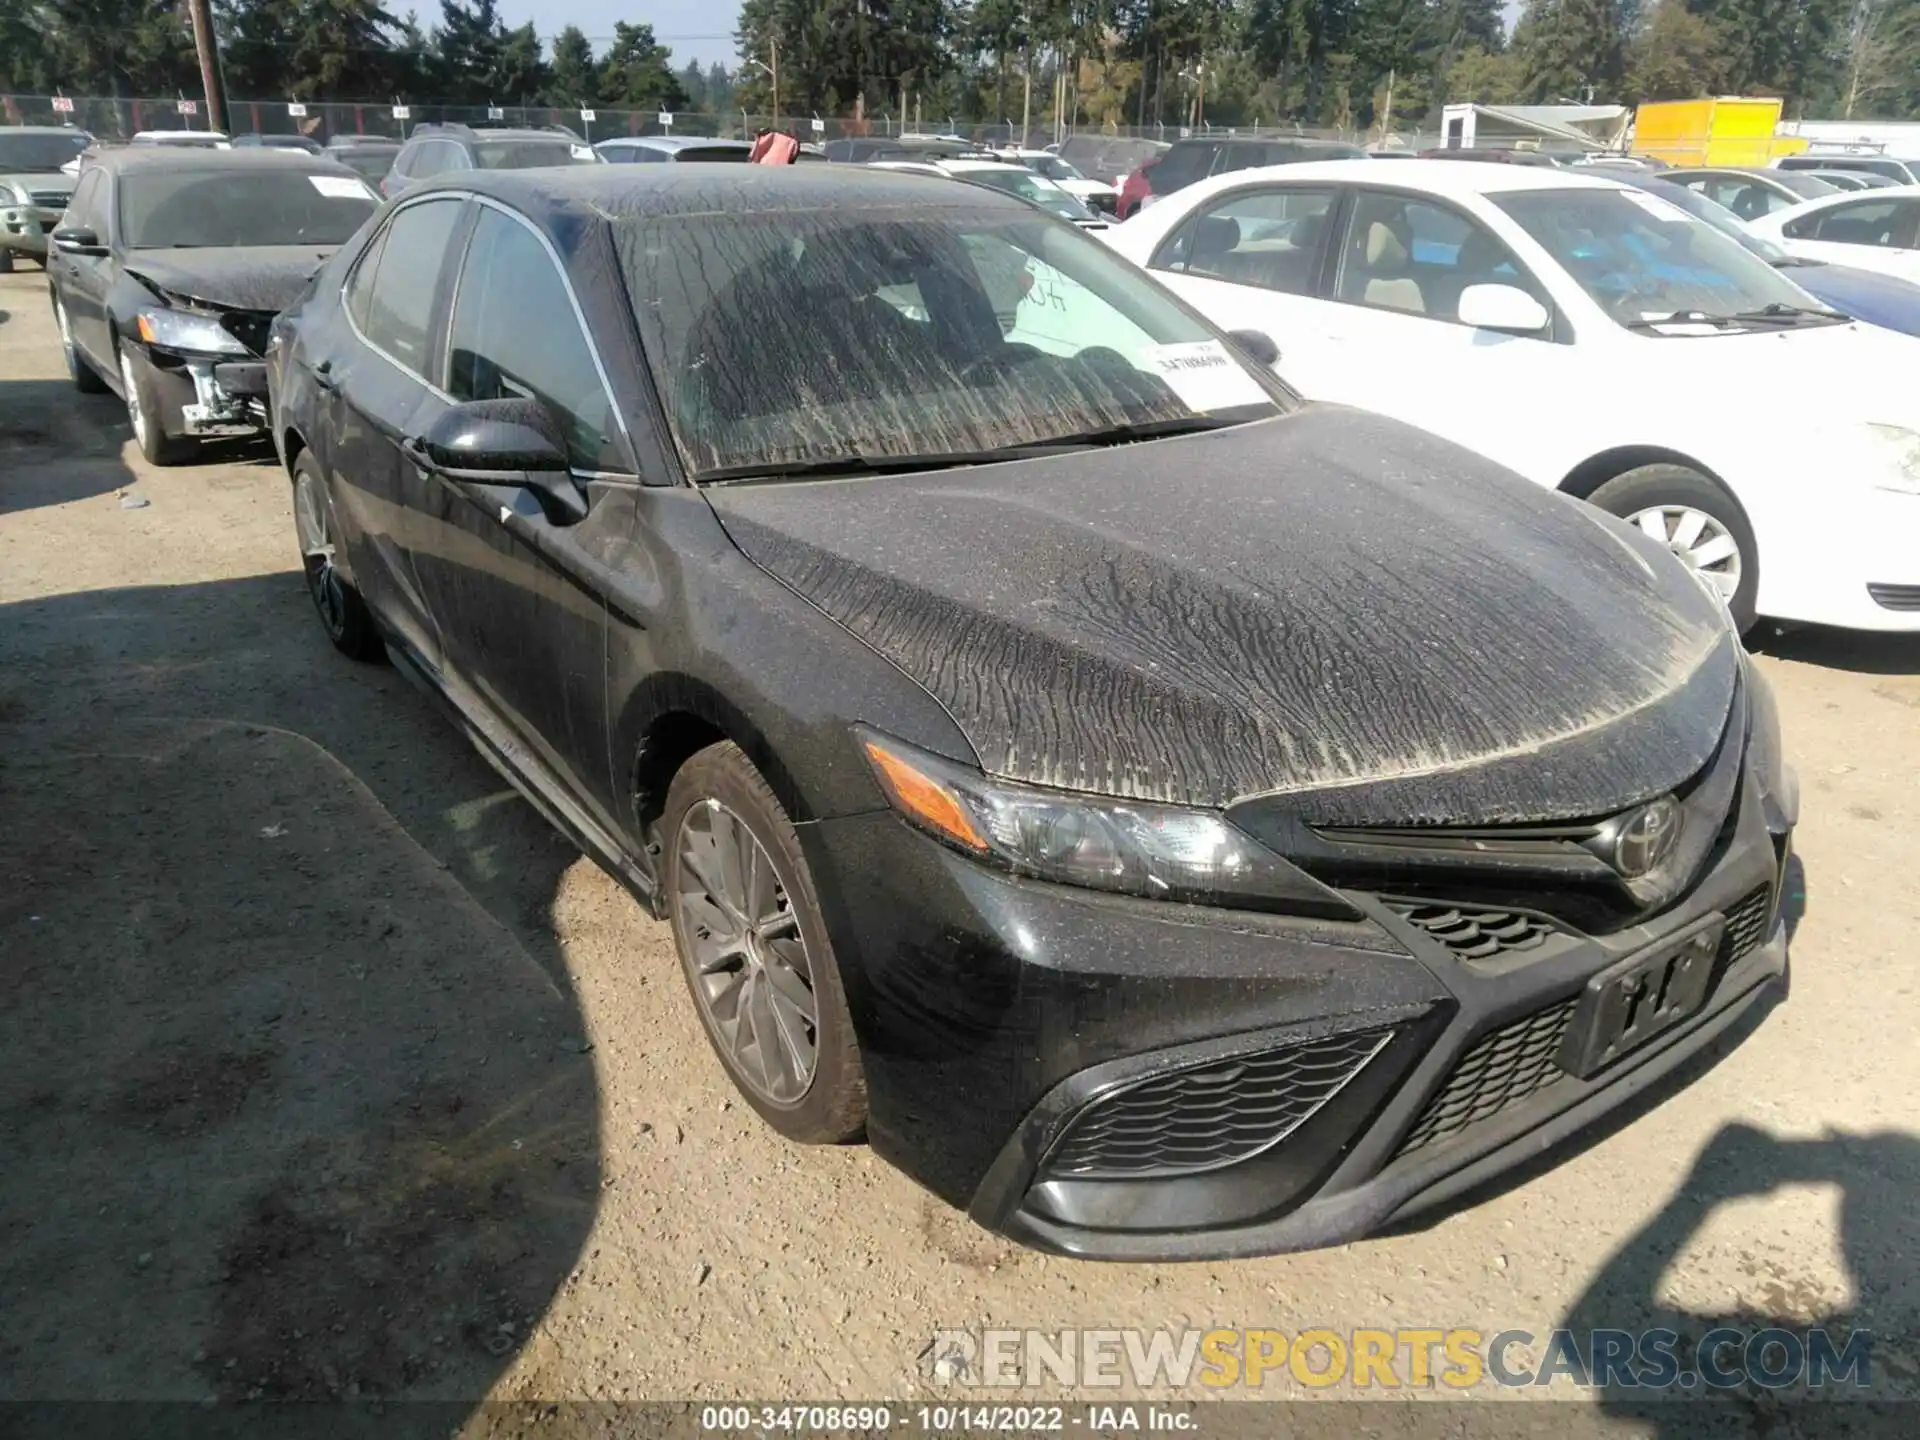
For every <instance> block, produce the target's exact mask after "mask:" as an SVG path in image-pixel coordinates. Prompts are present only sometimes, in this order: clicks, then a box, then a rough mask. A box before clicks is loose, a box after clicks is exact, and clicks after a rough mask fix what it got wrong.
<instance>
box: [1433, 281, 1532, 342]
mask: <svg viewBox="0 0 1920 1440" xmlns="http://www.w3.org/2000/svg"><path fill="white" fill-rule="evenodd" d="M1455 313H1456V314H1457V316H1458V317H1459V320H1460V323H1461V324H1462V325H1471V326H1473V328H1474V329H1476V330H1499V331H1503V332H1505V333H1507V334H1511V335H1538V334H1539V333H1540V332H1541V331H1542V330H1544V329H1546V328H1547V326H1548V325H1549V324H1551V323H1552V321H1553V317H1552V316H1551V315H1549V314H1548V313H1547V307H1546V306H1544V305H1542V304H1541V303H1540V302H1539V301H1538V300H1536V299H1534V298H1533V296H1531V295H1529V294H1528V293H1527V292H1526V291H1524V290H1522V289H1521V288H1520V287H1519V286H1517V285H1469V286H1467V288H1466V289H1465V290H1463V291H1461V292H1460V307H1459V309H1458V310H1457V311H1456V312H1455Z"/></svg>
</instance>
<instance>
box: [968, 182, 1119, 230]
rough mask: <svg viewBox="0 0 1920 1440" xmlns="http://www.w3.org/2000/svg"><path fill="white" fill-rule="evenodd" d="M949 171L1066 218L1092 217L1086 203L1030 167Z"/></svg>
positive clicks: (1087, 218) (1081, 218) (1089, 218)
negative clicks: (1026, 168) (1028, 168)
mask: <svg viewBox="0 0 1920 1440" xmlns="http://www.w3.org/2000/svg"><path fill="white" fill-rule="evenodd" d="M953 173H954V174H955V175H957V176H958V177H959V178H960V179H962V180H966V181H968V182H970V183H972V184H975V185H985V186H986V187H987V188H988V189H989V190H1004V191H1006V193H1007V194H1009V195H1016V196H1018V197H1019V198H1020V199H1022V200H1024V201H1026V202H1027V203H1028V204H1029V205H1038V206H1039V207H1040V208H1041V209H1042V210H1051V211H1052V212H1053V213H1054V214H1056V215H1059V216H1063V217H1064V218H1066V219H1068V220H1091V219H1093V212H1092V211H1091V210H1089V209H1087V207H1086V206H1084V205H1082V204H1081V203H1080V202H1079V201H1078V200H1076V199H1074V198H1073V196H1071V195H1069V194H1068V193H1067V192H1066V191H1064V190H1062V189H1061V188H1060V187H1059V186H1058V185H1056V184H1054V183H1053V182H1052V181H1051V180H1046V179H1042V178H1041V177H1040V176H1038V175H1036V174H1034V173H1033V172H1032V171H1031V170H956V171H954V172H953Z"/></svg>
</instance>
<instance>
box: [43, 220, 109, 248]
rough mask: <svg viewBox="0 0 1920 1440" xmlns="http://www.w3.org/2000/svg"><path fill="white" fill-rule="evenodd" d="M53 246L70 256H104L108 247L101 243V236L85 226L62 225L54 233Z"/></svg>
mask: <svg viewBox="0 0 1920 1440" xmlns="http://www.w3.org/2000/svg"><path fill="white" fill-rule="evenodd" d="M53 244H54V248H55V249H56V250H62V251H64V252H66V253H67V254H69V255H104V254H106V253H107V247H106V246H104V245H102V244H101V243H100V236H99V235H98V234H97V233H96V232H94V231H92V230H89V229H88V228H87V227H86V226H85V225H61V226H59V227H58V228H56V229H55V230H54V232H53Z"/></svg>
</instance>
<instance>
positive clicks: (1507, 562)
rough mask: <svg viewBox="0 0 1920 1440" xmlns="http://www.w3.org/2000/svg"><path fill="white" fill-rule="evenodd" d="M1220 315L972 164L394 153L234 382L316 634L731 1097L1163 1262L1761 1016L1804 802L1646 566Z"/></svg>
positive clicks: (1510, 1148) (1387, 1189)
mask: <svg viewBox="0 0 1920 1440" xmlns="http://www.w3.org/2000/svg"><path fill="white" fill-rule="evenodd" d="M1248 343H1249V342H1248V341H1247V340H1245V339H1241V340H1238V341H1237V342H1236V341H1230V340H1229V338H1228V337H1227V336H1224V335H1222V334H1221V333H1220V332H1218V331H1216V330H1214V329H1212V328H1211V327H1210V326H1209V325H1208V324H1207V323H1206V322H1205V321H1204V320H1202V319H1201V318H1200V317H1199V316H1197V315H1196V314H1194V313H1193V312H1192V311H1191V310H1189V309H1188V308H1187V307H1186V306H1184V305H1183V304H1181V303H1180V302H1179V301H1177V300H1175V299H1174V298H1173V297H1172V296H1170V295H1169V294H1168V293H1167V292H1166V291H1164V290H1162V289H1160V288H1159V287H1158V286H1156V285H1155V284H1153V283H1152V282H1151V281H1150V280H1148V279H1147V278H1146V277H1145V276H1144V275H1142V274H1141V273H1140V272H1139V271H1137V270H1135V269H1133V268H1132V267H1131V266H1129V265H1128V264H1127V263H1126V262H1125V261H1123V260H1121V259H1120V258H1119V257H1118V256H1116V255H1114V254H1112V253H1111V252H1110V251H1109V250H1108V249H1107V248H1106V247H1105V246H1104V245H1103V244H1101V243H1100V242H1099V241H1098V240H1096V239H1093V238H1091V237H1088V236H1087V235H1085V234H1083V233H1082V232H1081V231H1080V230H1078V229H1076V228H1075V227H1073V226H1071V225H1068V224H1065V223H1063V222H1062V221H1060V220H1058V219H1055V218H1053V217H1051V216H1048V215H1044V214H1041V213H1040V212H1038V211H1036V210H1035V209H1034V208H1033V207H1031V206H1029V205H1027V204H1025V203H1023V202H1021V201H1019V200H1017V199H1015V198H1014V197H1012V196H1010V195H1002V194H998V193H996V192H993V191H989V190H986V189H983V188H980V187H978V186H967V185H948V186H933V185H929V184H928V183H927V181H926V180H925V179H924V178H922V177H919V176H915V175H911V174H898V173H889V172H886V171H883V170H878V169H874V168H872V167H848V166H837V165H821V166H813V167H791V168H786V167H782V168H768V167H762V166H710V167H699V168H698V169H690V170H685V171H668V170H663V169H645V168H640V167H625V166H607V167H603V168H600V169H588V168H586V167H581V168H580V169H577V170H572V171H565V172H561V171H551V170H549V171H544V172H522V173H510V172H481V171H476V172H472V173H469V174H464V175H461V176H458V177H444V178H442V179H440V180H437V181H434V182H433V183H432V184H430V185H426V186H422V187H421V188H420V189H418V190H416V191H413V192H411V193H409V194H408V195H407V196H406V197H405V198H404V199H403V200H402V201H400V202H399V203H398V204H396V205H394V206H393V207H391V208H390V209H389V210H388V211H387V212H386V213H385V214H384V215H383V217H382V219H381V223H380V224H379V225H378V226H377V227H371V228H370V229H369V230H368V232H366V233H364V234H362V235H361V236H359V237H358V238H357V239H356V240H355V242H354V243H353V244H351V245H350V246H348V247H346V248H344V249H342V251H341V252H340V253H339V254H338V255H337V256H335V258H334V259H333V261H332V262H330V263H329V265H328V266H327V268H326V269H325V270H324V271H323V272H322V274H321V275H320V277H319V279H318V282H317V283H316V284H315V285H314V286H313V287H312V289H311V290H309V291H308V292H307V293H306V294H305V295H304V296H303V297H302V298H301V299H300V300H299V301H298V302H297V303H295V304H294V305H293V306H292V307H291V308H290V309H289V310H288V311H287V312H286V313H285V314H284V315H282V316H281V317H280V318H279V319H278V320H277V321H276V322H275V323H274V327H273V335H272V341H271V344H270V347H269V362H268V363H269V373H270V377H271V393H272V395H273V398H274V412H273V413H274V435H275V439H276V441H277V443H278V444H279V447H280V452H281V456H282V458H283V461H284V463H285V467H286V470H287V473H288V475H289V477H290V479H291V482H292V486H293V502H294V512H295V517H296V526H297V534H298V540H299V544H300V548H301V553H302V555H303V556H304V558H305V564H306V571H307V578H308V584H309V588H310V590H311V592H312V596H313V599H314V602H315V606H316V609H317V612H318V614H319V617H320V619H321V621H322V623H323V625H324V627H325V629H326V633H327V635H328V636H329V638H330V639H331V640H332V642H333V644H334V645H335V646H336V647H338V648H339V649H340V650H341V651H343V652H345V653H346V654H348V655H351V656H355V657H361V658H368V659H373V658H378V657H380V656H381V655H383V654H388V655H391V656H392V657H393V658H394V659H395V660H396V661H397V662H399V663H401V664H402V665H404V666H405V667H407V668H408V669H410V670H411V671H413V672H415V673H416V674H417V675H419V676H420V677H422V678H423V679H424V680H425V681H426V683H427V685H428V686H429V688H430V689H432V690H434V691H437V692H438V693H439V694H440V695H441V696H443V697H444V698H445V699H446V700H447V701H448V702H449V704H450V706H451V709H452V711H453V713H454V714H455V715H456V716H457V717H458V720H459V723H460V724H461V726H462V727H463V728H464V730H465V732H466V733H467V734H468V735H469V736H470V737H471V738H472V739H473V741H474V742H475V743H476V744H477V745H478V746H479V747H480V748H481V749H482V751H483V752H485V753H486V754H487V755H488V756H490V757H491V758H492V759H493V761H494V762H495V763H496V764H497V765H498V766H500V768H501V769H502V770H503V771H504V772H505V773H507V774H508V775H509V776H511V777H512V778H513V780H514V781H515V783H516V784H517V785H519V786H520V787H522V789H523V790H524V792H525V793H526V794H527V795H528V796H529V797H531V799H532V800H533V803H534V804H535V805H537V806H538V807H539V808H540V809H541V810H542V811H543V812H544V813H545V814H546V815H547V816H548V817H549V818H550V819H551V820H552V821H553V822H554V823H555V824H556V825H558V826H559V827H560V828H561V829H562V830H564V831H565V832H566V833H567V834H569V835H570V836H572V837H573V838H574V839H575V840H576V841H578V842H579V843H580V844H581V845H582V846H583V847H584V848H585V849H586V850H587V851H588V852H589V853H591V854H592V855H594V856H595V857H596V858H597V859H598V860H599V861H600V863H601V864H603V865H604V866H606V867H607V869H608V870H609V871H610V872H611V873H612V874H613V875H615V876H616V877H617V878H618V879H619V880H620V881H621V882H622V883H623V884H625V885H626V887H627V888H628V889H629V890H631V892H632V893H633V894H634V895H635V896H636V897H638V898H639V899H640V900H641V902H642V903H644V904H645V905H647V906H648V907H650V908H651V909H652V911H653V913H655V914H656V915H659V916H662V917H664V918H666V919H667V920H668V921H670V923H671V925H672V930H673V935H674V940H675V944H676V946H677V949H678V951H679V955H680V958H681V961H682V966H683V969H684V972H685V978H686V980H687V983H688V987H689V990H690V993H691V995H692V997H693V1000H694V1003H695V1008H696V1009H697V1011H698V1013H699V1015H700V1018H701V1021H702V1024H703V1025H704V1027H705V1029H706V1031H707V1034H708V1036H709V1038H710V1039H711V1041H712V1043H713V1046H714V1048H715V1051H716V1053H717V1054H718V1056H719V1058H720V1060H721V1062H722V1064H723V1065H724V1067H725V1068H726V1070H727V1072H728V1074H729V1075H730V1076H731V1078H732V1079H733V1081H734V1083H735V1084H736V1085H737V1086H738V1087H739V1089H740V1091H741V1092H742V1094H743V1095H744V1096H745V1097H746V1098H747V1100H748V1101H749V1102H750V1103H751V1104H752V1105H753V1106H754V1108H755V1109H756V1110H757V1111H758V1112H759V1113H760V1114H761V1115H762V1116H763V1117H765V1119H766V1120H767V1121H768V1123H770V1124H771V1125H772V1126H774V1127H775V1128H776V1129H778V1130H779V1131H781V1132H782V1133H783V1134H786V1135H788V1136H790V1137H793V1138H795V1139H799V1140H804V1141H816V1142H834V1141H844V1140H848V1139H851V1138H854V1137H857V1136H860V1135H863V1134H864V1135H865V1136H866V1138H867V1139H868V1140H869V1141H870V1142H871V1143H872V1145H873V1146H874V1148H875V1149H876V1150H877V1151H878V1152H879V1153H880V1154H882V1155H883V1156H885V1157H886V1158H887V1159H889V1160H891V1161H892V1162H894V1163H895V1164H897V1165H899V1166H901V1167H902V1168H903V1169H905V1170H906V1171H907V1172H908V1173H909V1174H911V1175H912V1176H914V1177H915V1178H916V1179H918V1180H919V1181H921V1182H922V1183H923V1184H925V1185H927V1186H928V1187H930V1188H931V1189H932V1190H933V1191H934V1192H936V1193H937V1194H938V1195H940V1196H941V1197H943V1198H944V1199H946V1200H947V1201H949V1202H950V1203H952V1204H954V1205H958V1206H965V1207H967V1208H968V1209H969V1211H970V1213H971V1214H972V1215H973V1216H974V1218H975V1219H977V1220H978V1221H979V1222H980V1223H981V1224H983V1225H986V1226H989V1227H992V1228H995V1229H998V1230H1001V1231H1004V1232H1006V1233H1008V1234H1011V1235H1014V1236H1017V1237H1018V1238H1020V1239H1021V1240H1022V1241H1025V1242H1027V1243H1029V1244H1034V1245H1039V1246H1043V1247H1048V1248H1052V1249H1056V1250H1060V1251H1065V1252H1070V1253H1075V1254H1085V1255H1095V1256H1106V1257H1119V1256H1149V1257H1176V1256H1181V1257H1195V1256H1204V1255H1225V1254H1236V1253H1250V1252H1263V1251H1272V1250H1282V1249H1289V1248H1299V1247H1303V1246H1313V1245H1323V1244H1329V1243H1334V1242H1337V1241H1342V1240H1347V1239H1351V1238H1354V1237H1356V1236H1359V1235H1362V1234H1366V1233H1368V1232H1370V1231H1373V1230H1375V1229H1376V1228H1378V1227H1379V1226H1381V1225H1383V1224H1386V1223H1388V1222H1389V1221H1391V1220H1394V1219H1395V1218H1396V1217H1400V1216H1404V1215H1406V1214H1408V1213H1411V1212H1412V1211H1415V1210H1417V1209H1419V1208H1421V1207H1423V1206H1426V1205H1429V1204H1432V1203H1434V1202H1435V1201H1437V1200H1439V1199H1442V1198H1445V1197H1447V1196H1449V1195H1452V1194H1455V1193H1457V1192H1459V1191H1461V1190H1463V1189H1465V1188H1466V1187H1468V1186H1470V1185H1472V1184H1474V1183H1477V1182H1478V1181H1480V1180H1482V1179H1485V1178H1486V1177H1487V1176H1489V1175H1492V1174H1494V1173H1496V1172H1498V1171H1500V1170H1502V1169H1504V1168H1506V1167H1508V1166H1511V1165H1513V1164H1515V1163H1518V1162H1519V1161H1521V1160H1523V1159H1526V1160H1531V1159H1533V1158H1535V1157H1536V1156H1537V1155H1538V1154H1539V1153H1540V1151H1541V1149H1542V1148H1543V1146H1544V1145H1546V1144H1547V1143H1548V1142H1550V1141H1551V1140H1553V1139H1554V1138H1555V1137H1557V1136H1560V1135H1564V1134H1567V1133H1570V1132H1572V1131H1574V1130H1576V1129H1578V1128H1579V1127H1581V1126H1582V1125H1584V1124H1586V1123H1587V1122H1589V1121H1591V1120H1593V1119H1595V1118H1596V1117H1598V1116H1600V1115H1602V1114H1603V1113H1605V1112H1607V1111H1608V1110H1610V1109H1612V1108H1613V1107H1615V1106H1617V1105H1618V1104H1620V1103H1621V1102H1622V1101H1623V1100H1625V1099H1627V1098H1628V1097H1630V1096H1632V1095H1634V1094H1635V1093H1637V1092H1639V1091H1640V1090H1642V1089H1643V1088H1644V1087H1646V1086H1647V1085H1649V1084H1651V1083H1652V1082H1653V1081H1654V1080H1655V1079H1656V1078H1657V1077H1659V1076H1661V1075H1663V1074H1666V1073H1667V1072H1670V1071H1671V1070H1673V1069H1674V1067H1675V1066H1676V1065H1678V1064H1679V1063H1680V1062H1682V1061H1683V1060H1684V1059H1685V1058H1686V1057H1688V1056H1690V1055H1692V1054H1694V1053H1696V1052H1698V1051H1699V1050H1700V1049H1701V1048H1702V1047H1703V1046H1705V1045H1706V1044H1707V1043H1708V1042H1709V1041H1710V1040H1711V1039H1712V1038H1713V1037H1714V1036H1716V1035H1718V1034H1720V1033H1721V1032H1723V1031H1724V1030H1726V1028H1727V1027H1728V1026H1729V1025H1730V1024H1732V1023H1733V1022H1734V1021H1735V1020H1736V1019H1737V1018H1739V1017H1740V1016H1741V1015H1743V1014H1745V1013H1748V1012H1750V1011H1753V1010H1754V1009H1755V1008H1756V1007H1762V1008H1764V1007H1765V1006H1767V1005H1769V1004H1771V1003H1772V1001H1773V1000H1775V999H1776V998H1778V996H1779V995H1780V994H1781V992H1782V981H1783V977H1784V972H1785V967H1786V937H1785V931H1784V929H1783V927H1782V926H1781V924H1780V922H1779V918H1778V901H1779V889H1780V876H1781V872H1782V867H1783V866H1784V864H1785V860H1786V853H1787V844H1788V837H1789V834H1790V831H1791V827H1792V823H1793V819H1794V812H1795V805H1796V801H1795V797H1794V789H1793V782H1792V778H1791V775H1790V772H1789V771H1788V770H1787V769H1786V767H1785V766H1784V764H1783V762H1782V760H1781V755H1780V739H1779V734H1778V727H1777V724H1776V721H1775V718H1774V710H1773V705H1772V701H1771V698H1770V695H1769V692H1768V691H1767V688H1766V685H1765V683H1764V681H1763V680H1762V679H1761V678H1760V677H1759V676H1758V674H1757V673H1755V672H1754V671H1752V670H1751V669H1750V667H1749V666H1748V664H1747V661H1746V658H1745V654H1744V652H1743V651H1742V649H1741V647H1740V644H1739V642H1738V640H1737V638H1736V637H1735V636H1734V634H1733V632H1732V630H1731V628H1730V627H1729V625H1728V623H1727V621H1726V618H1725V613H1724V610H1723V608H1722V607H1721V606H1720V605H1719V603H1718V602H1717V601H1716V600H1715V598H1714V597H1712V596H1711V595H1709V594H1708V593H1707V591H1706V590H1705V589H1704V588H1703V587H1701V586H1700V585H1698V584H1697V583H1695V581H1694V580H1693V579H1692V577H1691V576H1690V575H1689V573H1688V572H1687V571H1686V570H1685V569H1683V568H1682V566H1681V565H1680V564H1679V562H1678V561H1677V560H1676V559H1675V558H1674V557H1673V556H1672V555H1671V554H1670V553H1669V552H1668V551H1667V550H1666V549H1665V548H1664V547H1662V546H1659V545H1656V544H1654V543H1652V542H1651V541H1649V540H1647V539H1646V538H1645V537H1644V536H1642V535H1640V534H1639V532H1638V531H1637V530H1633V529H1629V528H1627V527H1624V526H1622V525H1621V524H1620V523H1619V522H1618V521H1616V520H1614V519H1612V518H1611V517H1608V516H1605V515H1602V514H1600V513H1599V512H1597V511H1595V510H1592V509H1591V508H1590V507H1585V506H1575V505H1569V504H1567V503H1566V501H1565V500H1564V499H1563V498H1562V497H1560V496H1557V495H1553V494H1550V493H1548V492H1546V491H1543V490H1540V489H1539V488H1538V487H1536V486H1534V485H1531V484H1529V483H1528V482H1526V481H1524V480H1522V479H1520V478H1519V477H1517V476H1515V475H1512V474H1510V473H1508V472H1506V471H1504V470H1501V469H1499V468H1498V467H1496V466H1494V465H1493V464H1491V463H1490V462H1488V461H1486V460H1484V459H1481V458H1479V457H1477V456H1474V455H1472V454H1469V453H1468V452H1466V451H1464V450H1460V449H1457V448H1454V447H1452V446H1450V445H1447V444H1445V443H1443V442H1441V441H1438V440H1436V439H1434V438H1433V437H1431V436H1428V435H1425V434H1423V433H1421V432H1419V431H1416V430H1412V429H1409V428H1407V427H1405V426H1403V425H1400V424H1398V423H1395V422H1392V421H1389V420H1386V419H1384V418H1380V417H1375V416H1370V415H1366V414H1364V413H1361V412H1357V411H1349V410H1341V409H1337V408H1333V407H1326V406H1313V405H1303V404H1302V403H1301V402H1300V401H1299V400H1298V399H1297V398H1296V397H1295V396H1294V395H1293V394H1292V393H1291V392H1289V391H1288V390H1287V389H1285V387H1284V386H1282V385H1281V384H1280V382H1279V381H1277V380H1275V379H1274V378H1273V376H1272V375H1271V373H1270V372H1268V371H1267V370H1266V369H1265V367H1263V366H1261V365H1259V364H1257V363H1254V362H1252V361H1250V360H1247V359H1244V358H1242V353H1243V348H1244V347H1245V346H1246V345H1247V344H1248ZM1569 656H1577V657H1579V658H1578V663H1577V664H1569V663H1568V657H1569ZM328 683H340V682H339V681H337V680H336V681H333V682H328Z"/></svg>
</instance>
